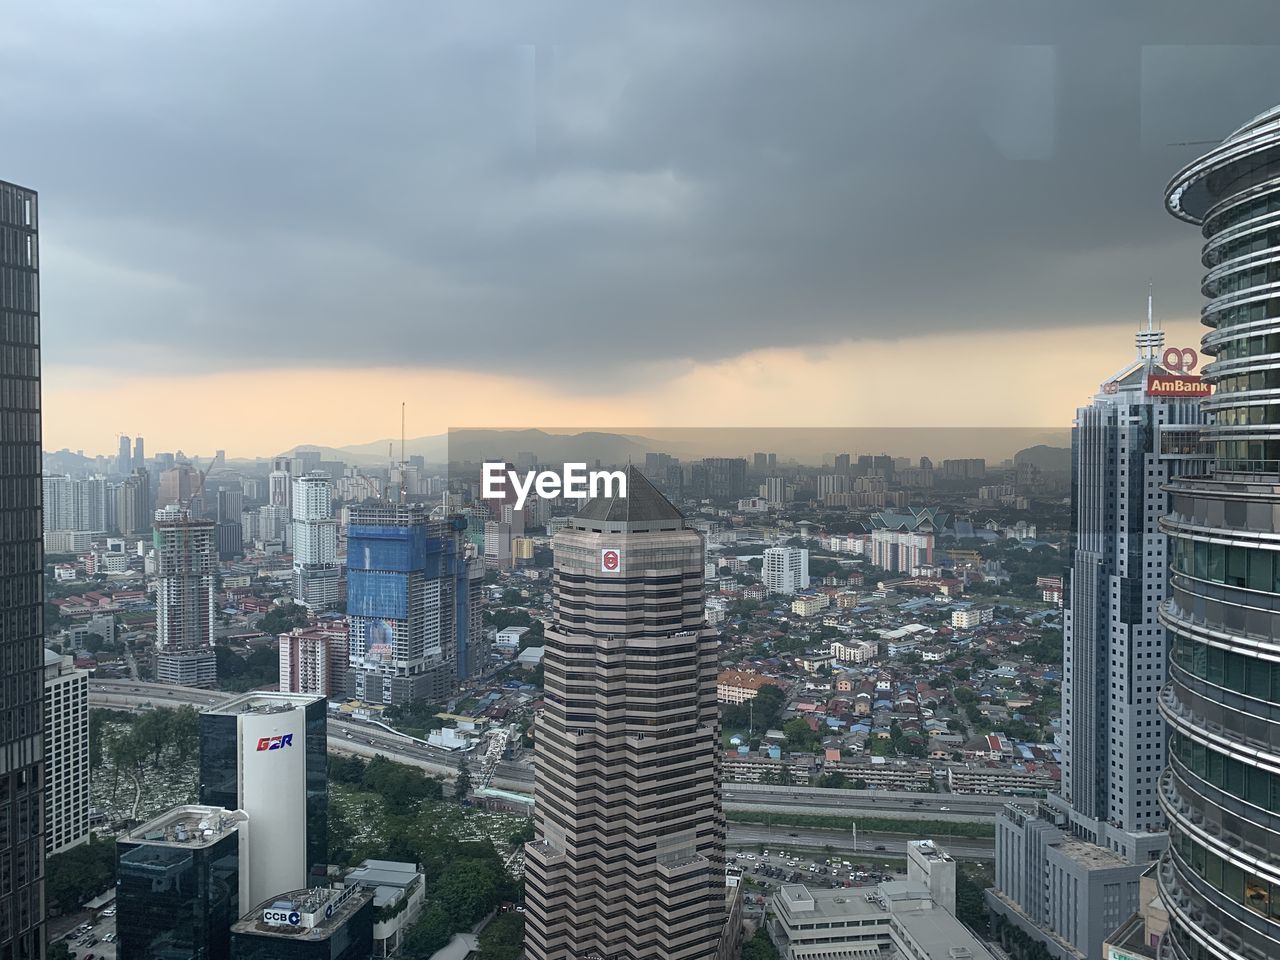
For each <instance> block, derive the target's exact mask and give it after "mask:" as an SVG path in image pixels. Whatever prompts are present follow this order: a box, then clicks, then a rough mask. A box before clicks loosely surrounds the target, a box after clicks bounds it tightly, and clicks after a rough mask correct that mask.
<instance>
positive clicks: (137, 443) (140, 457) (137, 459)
mask: <svg viewBox="0 0 1280 960" xmlns="http://www.w3.org/2000/svg"><path fill="white" fill-rule="evenodd" d="M146 466H147V453H146V446H145V445H144V444H143V442H142V438H141V437H134V439H133V469H134V470H145V469H146Z"/></svg>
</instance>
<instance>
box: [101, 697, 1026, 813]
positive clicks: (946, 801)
mask: <svg viewBox="0 0 1280 960" xmlns="http://www.w3.org/2000/svg"><path fill="white" fill-rule="evenodd" d="M231 696H233V695H232V694H227V693H220V692H218V691H214V690H196V689H193V688H191V687H176V686H169V685H167V684H159V683H142V682H139V681H133V680H92V681H90V683H89V704H90V706H94V707H110V708H114V709H117V710H137V709H140V708H146V707H148V706H170V707H172V706H181V705H183V704H189V705H191V706H194V707H196V708H198V709H205V708H208V707H210V706H213V705H215V704H217V703H219V702H221V701H224V700H227V699H229V698H230V697H231ZM329 734H330V735H329V748H330V749H331V750H336V751H339V752H344V753H353V754H357V755H360V756H369V757H371V756H373V755H375V754H379V753H380V754H383V755H384V756H386V757H388V758H389V759H392V760H396V761H398V762H400V763H408V764H412V765H414V766H417V767H421V768H422V769H424V770H426V771H428V772H429V773H432V774H434V775H436V776H442V777H445V778H449V779H451V778H453V777H454V776H456V774H457V769H458V762H459V759H460V757H459V755H458V754H457V753H452V752H450V751H447V750H441V749H438V748H436V747H431V746H427V745H426V744H422V743H418V742H416V741H414V740H412V739H410V738H407V737H403V736H398V735H396V734H393V733H389V732H388V731H386V730H383V729H381V728H379V727H375V726H373V725H372V724H368V723H362V722H360V721H358V720H356V721H352V720H339V719H336V718H333V717H330V719H329ZM469 756H470V755H469ZM478 761H479V758H478V757H474V756H471V764H472V766H473V767H474V765H475V764H476V763H478ZM493 786H494V787H497V788H499V789H501V790H511V791H515V792H517V793H532V792H533V769H532V768H531V767H530V766H528V765H527V764H522V763H512V762H504V763H500V764H498V768H497V771H496V773H495V775H494V779H493ZM1008 799H1009V798H1007V797H1000V796H989V795H969V794H950V793H906V792H902V791H892V790H826V789H822V788H819V787H791V786H788V787H778V786H766V785H760V784H749V783H727V784H725V785H724V805H725V809H726V810H751V811H757V812H759V811H767V812H769V813H801V814H814V815H824V814H826V815H833V816H850V815H857V814H860V813H865V814H866V815H867V816H876V815H879V816H888V817H896V818H900V819H908V820H941V821H951V822H957V823H961V822H981V823H990V822H992V820H993V819H994V818H995V814H996V811H998V810H999V809H1000V807H1001V806H1003V805H1004V804H1005V803H1007V802H1008Z"/></svg>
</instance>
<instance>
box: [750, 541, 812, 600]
mask: <svg viewBox="0 0 1280 960" xmlns="http://www.w3.org/2000/svg"><path fill="white" fill-rule="evenodd" d="M761 577H762V579H763V580H764V588H765V589H766V590H768V591H769V592H770V593H798V592H800V591H801V590H806V589H808V587H809V551H808V550H805V549H803V548H801V547H769V548H768V549H767V550H765V552H764V568H763V570H762V572H761Z"/></svg>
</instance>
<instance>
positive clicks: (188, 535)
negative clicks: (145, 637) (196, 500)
mask: <svg viewBox="0 0 1280 960" xmlns="http://www.w3.org/2000/svg"><path fill="white" fill-rule="evenodd" d="M152 544H153V546H154V548H155V558H156V680H157V681H158V682H160V683H177V684H182V685H184V686H195V687H211V686H213V685H214V683H215V682H216V681H217V661H216V660H215V658H214V653H213V622H214V602H215V596H214V586H215V584H214V576H215V573H216V571H217V560H216V544H215V541H214V525H213V522H212V521H210V520H195V519H193V518H192V516H191V514H190V512H189V511H187V510H185V509H183V508H182V507H176V506H167V507H165V508H163V509H162V510H157V511H156V515H155V525H154V532H153V534H152Z"/></svg>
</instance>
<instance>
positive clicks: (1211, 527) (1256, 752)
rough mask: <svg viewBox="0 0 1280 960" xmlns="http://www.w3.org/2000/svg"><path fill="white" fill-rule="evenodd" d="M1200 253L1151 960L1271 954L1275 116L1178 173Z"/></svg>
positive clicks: (1177, 194)
mask: <svg viewBox="0 0 1280 960" xmlns="http://www.w3.org/2000/svg"><path fill="white" fill-rule="evenodd" d="M1166 203H1167V205H1168V207H1169V209H1170V211H1171V212H1172V213H1173V214H1174V215H1175V216H1178V217H1180V218H1182V219H1184V220H1187V221H1189V222H1192V223H1196V224H1199V225H1200V226H1201V228H1202V231H1203V234H1204V237H1205V246H1204V253H1203V258H1202V260H1203V264H1204V266H1205V267H1206V268H1207V269H1208V271H1209V272H1208V274H1207V275H1206V276H1205V279H1204V282H1203V285H1202V286H1203V292H1204V294H1205V296H1206V297H1209V298H1210V300H1209V302H1208V303H1207V304H1206V305H1205V307H1204V308H1203V311H1202V321H1203V322H1204V324H1205V325H1206V326H1207V327H1209V328H1210V331H1211V332H1209V333H1208V334H1206V335H1205V337H1204V338H1203V341H1202V349H1203V350H1204V351H1205V352H1206V353H1208V354H1210V355H1211V356H1213V357H1214V358H1215V359H1214V361H1213V362H1212V363H1210V364H1209V365H1208V366H1206V367H1205V368H1204V371H1203V374H1204V378H1205V380H1207V381H1208V382H1210V383H1212V384H1213V385H1214V387H1215V392H1214V395H1213V396H1212V397H1211V398H1209V399H1207V400H1205V401H1204V407H1205V409H1206V410H1208V411H1209V412H1211V413H1213V414H1214V415H1215V421H1214V423H1213V424H1212V425H1211V426H1208V427H1206V428H1205V431H1204V434H1205V437H1206V438H1207V439H1208V440H1209V441H1210V442H1211V444H1212V448H1213V452H1214V457H1215V462H1214V470H1213V473H1212V475H1210V476H1207V477H1195V478H1187V479H1184V480H1179V481H1176V482H1174V483H1173V484H1171V486H1170V494H1171V498H1170V504H1171V506H1170V514H1169V516H1168V517H1166V519H1165V520H1164V521H1163V523H1162V526H1163V529H1164V530H1165V531H1166V532H1167V533H1168V534H1169V536H1170V539H1171V543H1170V599H1169V601H1168V602H1167V603H1166V604H1165V605H1164V606H1163V607H1162V609H1161V619H1162V620H1163V622H1164V623H1165V626H1166V627H1167V628H1168V630H1169V632H1170V635H1171V638H1172V647H1171V651H1170V659H1169V681H1168V683H1167V684H1166V686H1165V688H1164V689H1163V690H1162V691H1161V694H1160V704H1159V705H1160V712H1161V714H1162V715H1163V716H1164V718H1165V721H1166V723H1167V724H1168V726H1169V730H1170V737H1169V749H1168V756H1169V762H1168V767H1167V769H1166V770H1165V772H1164V774H1163V775H1162V776H1161V778H1160V788H1159V799H1160V805H1161V808H1162V809H1163V810H1164V812H1165V815H1166V817H1167V818H1168V821H1169V839H1170V843H1169V850H1168V852H1167V853H1166V855H1165V858H1164V859H1163V860H1162V862H1161V863H1160V866H1159V870H1158V872H1157V881H1158V884H1159V889H1160V893H1161V898H1162V900H1163V901H1164V903H1165V906H1166V907H1167V908H1168V910H1169V915H1170V931H1169V934H1168V935H1167V936H1166V937H1165V938H1164V941H1163V943H1162V944H1161V954H1160V956H1161V958H1162V960H1163V958H1193V960H1227V958H1231V960H1269V958H1273V957H1277V956H1280V815H1278V814H1277V811H1280V619H1278V617H1280V537H1278V536H1277V535H1276V534H1277V533H1278V532H1280V394H1277V392H1276V391H1277V390H1280V374H1277V371H1276V370H1275V369H1274V367H1275V366H1276V365H1278V364H1280V110H1272V111H1269V112H1268V113H1266V114H1263V115H1261V116H1260V117H1258V118H1256V119H1255V120H1253V121H1251V122H1250V123H1249V124H1247V125H1246V126H1244V127H1242V128H1241V129H1240V130H1238V131H1236V132H1235V133H1233V134H1232V135H1231V136H1230V137H1228V138H1227V139H1226V140H1225V141H1224V142H1223V143H1222V144H1221V145H1220V146H1219V147H1217V148H1215V149H1214V150H1212V151H1210V152H1209V153H1208V154H1206V155H1205V156H1204V157H1202V158H1200V159H1199V160H1197V161H1195V162H1194V163H1192V164H1191V165H1190V166H1188V167H1187V168H1186V169H1184V170H1183V171H1182V172H1180V173H1179V174H1178V175H1177V176H1176V177H1175V178H1174V180H1173V182H1172V183H1171V184H1170V186H1169V190H1168V193H1167V196H1166Z"/></svg>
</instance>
